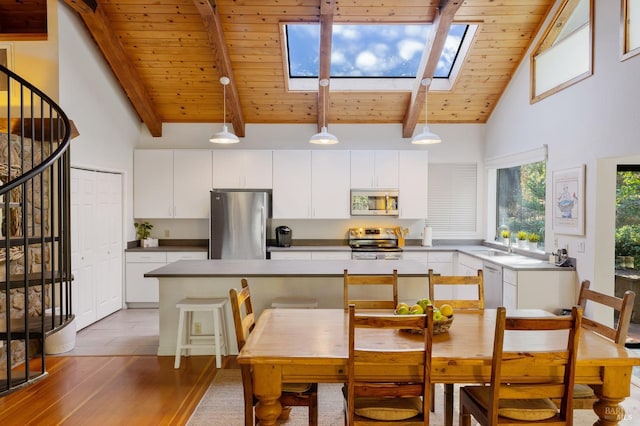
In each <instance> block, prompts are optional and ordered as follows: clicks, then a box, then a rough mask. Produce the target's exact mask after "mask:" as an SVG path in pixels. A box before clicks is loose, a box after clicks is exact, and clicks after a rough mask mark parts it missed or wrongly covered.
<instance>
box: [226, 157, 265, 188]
mask: <svg viewBox="0 0 640 426" xmlns="http://www.w3.org/2000/svg"><path fill="white" fill-rule="evenodd" d="M213 187H214V188H218V189H233V188H238V189H244V188H248V189H249V188H250V189H271V188H273V178H272V151H270V150H250V149H245V150H243V149H234V150H214V151H213Z"/></svg>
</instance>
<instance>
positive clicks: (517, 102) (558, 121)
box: [485, 0, 640, 293]
mask: <svg viewBox="0 0 640 426" xmlns="http://www.w3.org/2000/svg"><path fill="white" fill-rule="evenodd" d="M559 3H560V0H558V1H557V4H556V7H557V6H558V4H559ZM594 3H595V14H594V16H595V42H594V67H593V69H594V74H593V75H592V76H591V77H589V78H587V79H585V80H583V81H581V82H579V83H577V84H575V85H573V86H571V87H569V88H567V89H564V90H562V91H560V92H558V93H556V94H554V95H552V96H550V97H548V98H545V99H543V100H542V101H540V102H537V103H535V104H533V105H531V104H529V78H530V72H529V53H530V52H528V53H527V55H526V57H525V59H524V60H523V62H522V63H521V64H520V66H519V68H518V71H517V72H516V74H515V75H514V77H513V79H512V80H511V82H510V84H509V86H508V88H507V90H506V92H505V94H504V96H503V97H502V99H501V100H500V102H499V104H498V105H497V107H496V109H495V111H494V112H493V114H492V115H491V118H490V120H489V122H488V124H487V129H486V151H485V156H486V158H491V157H499V156H501V155H505V154H510V153H516V152H521V151H526V150H530V149H534V148H538V147H540V146H541V145H542V144H548V146H549V160H548V163H547V167H548V168H547V176H548V179H547V187H548V191H547V205H551V202H552V199H551V196H550V187H551V181H550V178H551V174H552V172H553V171H554V170H562V169H566V168H570V167H574V166H578V165H580V164H586V208H585V210H586V214H585V221H586V234H585V236H581V237H576V236H569V235H560V234H554V233H553V231H552V230H551V216H550V212H549V211H548V212H547V224H548V225H547V229H548V231H547V235H546V240H547V241H550V242H553V241H554V239H556V238H557V240H558V246H559V247H563V246H564V245H565V244H566V245H568V247H569V255H570V256H575V257H577V263H578V279H579V280H584V279H589V280H591V281H592V288H596V289H599V290H601V291H607V292H610V293H613V279H614V277H613V262H614V253H613V241H614V229H615V226H613V225H612V224H613V223H614V222H613V218H614V216H615V206H614V205H613V202H614V199H612V198H611V194H610V193H609V191H613V190H615V181H612V180H613V179H615V173H612V171H614V170H615V165H616V164H617V163H619V162H626V161H635V162H636V163H638V157H636V158H630V156H633V155H636V156H637V155H638V154H640V137H639V135H640V120H638V118H637V111H638V110H639V107H640V83H639V80H638V75H640V56H636V57H633V58H630V59H628V60H626V61H624V62H620V60H619V23H620V10H619V7H620V3H619V2H617V3H613V4H612V3H611V1H610V0H595V2H594ZM612 6H613V7H612ZM533 45H535V41H534V43H533ZM613 157H620V158H619V159H615V158H613ZM625 157H628V158H625ZM603 159H610V160H607V161H603ZM604 192H606V193H604ZM603 202H604V203H605V204H604V205H601V203H603ZM547 210H550V209H547ZM596 228H598V230H599V232H598V233H596ZM597 236H598V237H597ZM596 237H597V238H596ZM604 240H606V244H604V243H603V241H604ZM581 241H584V242H585V243H586V250H585V252H584V253H578V252H577V245H578V243H579V242H581Z"/></svg>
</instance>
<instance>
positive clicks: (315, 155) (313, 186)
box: [273, 150, 350, 219]
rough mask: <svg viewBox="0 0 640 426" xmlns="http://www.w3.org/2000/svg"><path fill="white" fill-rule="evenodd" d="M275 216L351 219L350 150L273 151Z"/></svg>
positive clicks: (284, 217)
mask: <svg viewBox="0 0 640 426" xmlns="http://www.w3.org/2000/svg"><path fill="white" fill-rule="evenodd" d="M273 217H274V218H276V219H278V218H280V219H305V218H314V219H346V218H349V217H350V213H349V151H338V150H332V151H311V150H291V151H287V150H279V151H274V152H273Z"/></svg>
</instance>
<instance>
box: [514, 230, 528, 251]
mask: <svg viewBox="0 0 640 426" xmlns="http://www.w3.org/2000/svg"><path fill="white" fill-rule="evenodd" d="M528 236H529V234H527V233H526V232H525V231H518V233H517V234H516V238H517V239H518V248H527V247H528V244H527V237H528Z"/></svg>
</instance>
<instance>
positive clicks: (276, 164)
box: [272, 150, 311, 219]
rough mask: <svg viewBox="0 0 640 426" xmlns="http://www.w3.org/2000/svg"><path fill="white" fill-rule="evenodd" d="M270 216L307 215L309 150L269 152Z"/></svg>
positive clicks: (309, 198)
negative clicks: (270, 177) (271, 165)
mask: <svg viewBox="0 0 640 426" xmlns="http://www.w3.org/2000/svg"><path fill="white" fill-rule="evenodd" d="M272 209H273V217H274V218H276V219H278V218H283V219H293V218H308V217H311V151H308V150H278V151H273V198H272Z"/></svg>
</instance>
